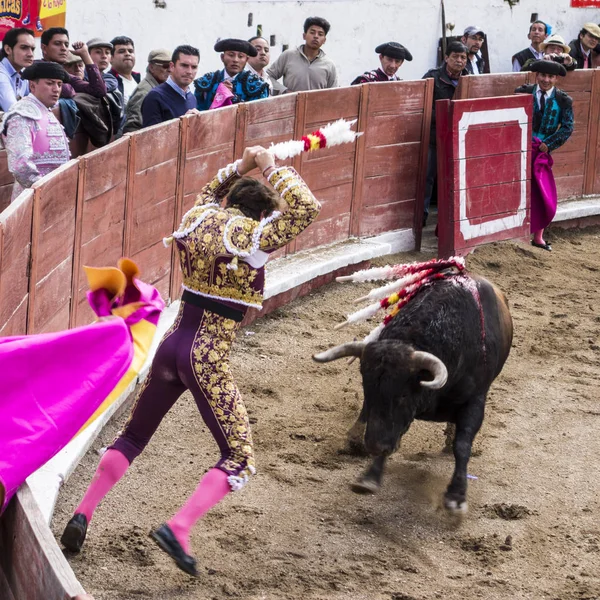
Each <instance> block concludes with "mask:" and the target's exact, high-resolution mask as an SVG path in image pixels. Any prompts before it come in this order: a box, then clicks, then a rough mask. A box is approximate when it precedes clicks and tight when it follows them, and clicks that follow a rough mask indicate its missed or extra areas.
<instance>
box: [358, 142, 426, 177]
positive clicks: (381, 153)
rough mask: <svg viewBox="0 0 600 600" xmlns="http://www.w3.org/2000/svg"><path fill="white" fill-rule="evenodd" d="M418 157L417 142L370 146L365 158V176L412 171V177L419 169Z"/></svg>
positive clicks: (419, 155) (399, 174)
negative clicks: (377, 146)
mask: <svg viewBox="0 0 600 600" xmlns="http://www.w3.org/2000/svg"><path fill="white" fill-rule="evenodd" d="M420 157H421V154H420V144H419V143H408V144H397V145H394V146H383V147H379V148H371V149H370V150H369V152H368V153H367V156H366V160H365V170H364V173H365V177H377V176H378V175H382V174H386V175H388V174H392V173H394V174H397V175H398V176H402V174H404V173H412V176H413V177H414V176H415V175H416V173H417V172H418V169H419V162H420Z"/></svg>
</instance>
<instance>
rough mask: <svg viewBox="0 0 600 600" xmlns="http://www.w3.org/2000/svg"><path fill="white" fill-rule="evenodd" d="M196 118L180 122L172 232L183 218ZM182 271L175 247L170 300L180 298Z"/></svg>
mask: <svg viewBox="0 0 600 600" xmlns="http://www.w3.org/2000/svg"><path fill="white" fill-rule="evenodd" d="M193 118H195V115H189V116H187V117H184V118H183V119H181V121H180V129H179V154H178V157H177V189H176V192H175V212H174V215H173V223H172V224H171V230H172V231H175V229H177V228H178V227H179V223H180V222H181V218H182V216H183V191H184V185H183V180H184V172H185V157H186V154H187V143H188V131H189V124H190V120H191V119H193ZM181 281H182V277H181V269H180V268H179V254H178V253H177V252H176V251H175V245H173V246H172V250H171V278H170V282H169V300H170V301H173V300H174V299H175V298H179V294H180V290H181Z"/></svg>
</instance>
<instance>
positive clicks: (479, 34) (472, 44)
mask: <svg viewBox="0 0 600 600" xmlns="http://www.w3.org/2000/svg"><path fill="white" fill-rule="evenodd" d="M461 42H462V43H463V44H464V45H465V46H466V47H467V50H468V51H469V53H468V54H467V71H469V73H470V74H471V75H481V74H482V73H484V72H485V60H484V59H483V56H482V55H481V47H482V46H483V44H484V42H485V33H484V32H483V30H482V29H481V28H480V27H477V26H476V25H469V27H467V28H466V29H465V31H464V33H463V36H462V38H461Z"/></svg>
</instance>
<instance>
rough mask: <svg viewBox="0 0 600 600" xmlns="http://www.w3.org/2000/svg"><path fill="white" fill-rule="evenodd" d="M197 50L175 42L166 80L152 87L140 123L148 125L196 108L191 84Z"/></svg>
mask: <svg viewBox="0 0 600 600" xmlns="http://www.w3.org/2000/svg"><path fill="white" fill-rule="evenodd" d="M199 62H200V51H199V50H198V49H197V48H194V47H193V46H177V48H175V50H174V52H173V57H172V59H171V74H170V75H169V77H168V78H167V81H165V83H161V84H160V85H157V86H156V87H155V88H153V89H151V90H150V91H149V92H148V94H147V95H146V97H145V98H144V100H143V102H142V125H143V126H144V127H149V126H150V125H156V124H157V123H164V122H165V121H170V120H171V119H176V118H178V117H181V116H183V115H185V114H186V113H189V112H195V111H196V98H195V97H194V94H193V92H192V91H191V90H190V85H191V83H192V82H193V81H194V77H195V76H196V73H197V72H198V63H199Z"/></svg>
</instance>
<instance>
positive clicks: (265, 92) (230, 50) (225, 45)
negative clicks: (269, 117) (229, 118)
mask: <svg viewBox="0 0 600 600" xmlns="http://www.w3.org/2000/svg"><path fill="white" fill-rule="evenodd" d="M215 52H220V53H221V62H222V63H223V66H224V68H223V69H221V70H220V71H212V72H210V73H205V74H204V75H202V77H200V78H198V79H196V81H194V86H195V88H196V92H195V93H196V100H197V108H198V110H208V109H209V108H216V106H213V102H214V100H215V97H216V96H217V91H218V90H223V88H225V90H223V91H225V92H226V95H227V96H228V97H229V99H228V100H224V103H219V105H220V106H224V105H225V103H228V104H237V103H238V102H250V101H251V100H259V99H260V98H267V97H268V96H269V84H268V83H267V82H266V81H265V80H264V79H261V78H260V77H258V76H257V75H255V74H254V73H251V72H250V71H246V70H245V68H246V63H247V62H248V57H249V56H257V54H258V52H257V50H256V48H255V47H254V46H253V45H252V44H251V43H250V42H247V41H246V40H239V39H234V38H228V39H225V40H219V41H218V42H217V43H216V44H215ZM219 86H221V87H220V88H219Z"/></svg>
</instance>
